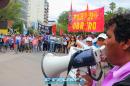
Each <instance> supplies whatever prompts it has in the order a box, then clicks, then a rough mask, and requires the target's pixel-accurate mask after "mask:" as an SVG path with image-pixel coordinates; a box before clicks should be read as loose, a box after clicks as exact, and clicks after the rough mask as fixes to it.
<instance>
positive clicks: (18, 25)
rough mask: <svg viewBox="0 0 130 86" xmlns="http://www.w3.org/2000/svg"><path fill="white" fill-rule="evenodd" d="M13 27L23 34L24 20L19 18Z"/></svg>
mask: <svg viewBox="0 0 130 86" xmlns="http://www.w3.org/2000/svg"><path fill="white" fill-rule="evenodd" d="M12 27H13V29H14V31H15V32H17V33H21V34H22V32H23V21H22V20H19V19H18V20H16V21H15V22H14V24H13V26H12Z"/></svg>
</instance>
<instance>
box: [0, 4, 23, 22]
mask: <svg viewBox="0 0 130 86" xmlns="http://www.w3.org/2000/svg"><path fill="white" fill-rule="evenodd" d="M21 7H22V5H21V4H20V3H18V2H14V3H12V4H11V5H10V6H8V7H7V8H6V9H0V20H16V19H18V18H20V17H21V14H20V8H21Z"/></svg>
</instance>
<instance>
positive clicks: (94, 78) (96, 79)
mask: <svg viewBox="0 0 130 86" xmlns="http://www.w3.org/2000/svg"><path fill="white" fill-rule="evenodd" d="M99 64H100V68H101V72H100V74H99V76H98V77H97V78H96V77H93V76H92V73H91V70H90V66H88V67H87V68H88V74H89V75H90V77H91V78H92V79H93V80H95V81H99V80H100V79H101V77H102V74H103V71H102V67H101V63H99Z"/></svg>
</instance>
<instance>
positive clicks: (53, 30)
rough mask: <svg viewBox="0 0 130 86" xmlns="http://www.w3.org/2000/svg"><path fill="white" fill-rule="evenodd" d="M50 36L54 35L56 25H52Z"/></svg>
mask: <svg viewBox="0 0 130 86" xmlns="http://www.w3.org/2000/svg"><path fill="white" fill-rule="evenodd" d="M52 35H56V24H54V25H52Z"/></svg>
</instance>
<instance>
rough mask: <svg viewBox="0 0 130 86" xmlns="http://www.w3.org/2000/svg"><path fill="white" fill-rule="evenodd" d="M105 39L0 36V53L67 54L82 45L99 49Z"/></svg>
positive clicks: (86, 36)
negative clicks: (45, 52)
mask: <svg viewBox="0 0 130 86" xmlns="http://www.w3.org/2000/svg"><path fill="white" fill-rule="evenodd" d="M105 39H106V35H105V34H104V33H102V34H100V35H99V36H98V37H96V36H95V35H94V34H89V35H79V36H76V35H71V34H64V35H63V36H55V35H48V34H44V35H37V36H35V35H23V34H17V35H2V34H0V52H7V51H8V50H12V51H15V53H18V52H27V53H31V52H41V51H48V52H56V53H57V52H58V53H65V54H67V53H68V52H69V49H70V47H71V46H75V47H80V48H81V47H82V48H83V46H82V44H84V45H86V46H92V47H93V46H94V47H99V46H101V45H103V41H104V40H105ZM84 48H85V47H84Z"/></svg>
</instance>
